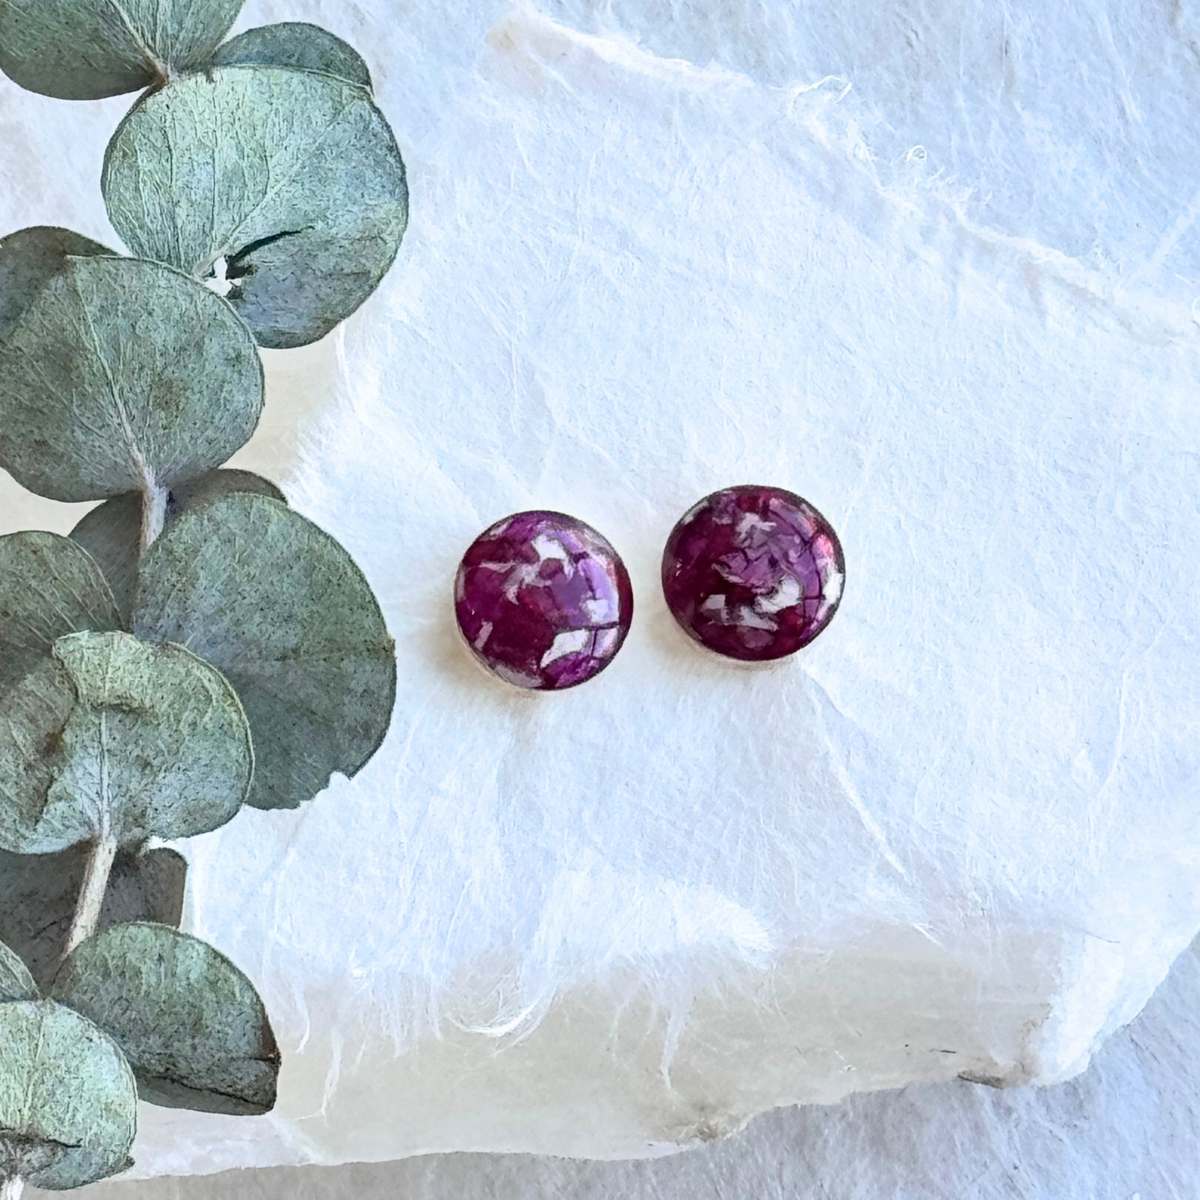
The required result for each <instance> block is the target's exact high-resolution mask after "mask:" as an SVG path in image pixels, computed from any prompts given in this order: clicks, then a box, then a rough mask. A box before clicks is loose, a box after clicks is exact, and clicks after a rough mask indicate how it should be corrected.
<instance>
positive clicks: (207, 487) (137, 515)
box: [71, 470, 284, 621]
mask: <svg viewBox="0 0 1200 1200" xmlns="http://www.w3.org/2000/svg"><path fill="white" fill-rule="evenodd" d="M237 492H253V493H255V494H256V495H259V496H270V497H271V498H272V499H274V500H280V501H283V500H284V496H283V493H282V492H281V491H280V490H279V489H278V488H277V487H276V486H275V485H274V484H273V483H271V481H270V480H268V479H263V477H262V476H261V475H255V474H254V473H253V472H251V471H232V470H230V471H210V472H209V473H208V474H207V475H202V476H201V477H200V478H199V479H195V480H193V481H192V482H191V483H185V484H183V485H181V486H180V487H178V488H176V489H175V490H174V491H173V492H171V494H170V495H169V496H168V498H167V524H168V525H169V524H170V523H171V522H172V521H173V520H175V518H176V517H178V516H179V515H180V513H185V512H187V511H189V510H190V509H193V508H197V507H199V506H200V505H201V504H207V503H208V502H209V501H210V500H216V499H219V498H220V497H221V496H230V495H234V494H235V493H237ZM141 530H142V498H141V496H140V495H138V494H137V493H134V492H127V493H126V494H125V495H124V496H114V497H113V499H111V500H106V501H105V502H104V503H103V504H101V505H99V506H98V507H97V508H94V509H92V511H91V512H90V513H88V514H87V516H86V517H84V518H83V520H82V521H80V522H79V524H78V525H76V526H75V528H74V529H72V530H71V540H72V541H75V542H78V543H79V545H81V546H82V547H83V548H84V549H85V550H86V551H87V552H88V553H89V554H90V555H91V556H92V557H93V558H94V559H95V560H96V561H97V562H98V563H99V564H100V569H101V570H102V571H103V572H104V578H105V579H107V580H108V585H109V587H111V588H112V590H113V595H114V596H115V597H116V600H117V607H118V608H119V609H120V612H121V618H122V620H123V621H127V620H128V619H129V613H130V609H131V608H132V606H133V593H134V590H135V588H136V587H137V568H138V556H139V555H140V553H141Z"/></svg>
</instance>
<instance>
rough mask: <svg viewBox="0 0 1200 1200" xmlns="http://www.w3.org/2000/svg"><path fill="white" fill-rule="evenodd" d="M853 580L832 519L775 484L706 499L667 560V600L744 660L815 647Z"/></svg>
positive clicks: (676, 533) (693, 627)
mask: <svg viewBox="0 0 1200 1200" xmlns="http://www.w3.org/2000/svg"><path fill="white" fill-rule="evenodd" d="M845 576H846V564H845V559H844V558H843V556H842V547H841V543H840V542H839V541H838V539H837V534H836V533H834V532H833V527H832V526H831V525H830V524H829V522H828V521H827V520H826V519H825V518H824V517H823V516H821V514H820V513H819V512H817V510H816V509H815V508H813V506H812V505H811V504H809V503H808V501H807V500H804V499H802V498H801V497H799V496H797V495H795V494H794V493H793V492H785V491H784V490H783V489H782V488H772V487H753V486H748V487H735V488H726V489H725V490H724V491H720V492H714V493H713V494H712V495H711V496H707V497H705V499H703V500H701V501H700V503H699V504H697V505H696V506H695V508H693V509H692V510H691V511H690V512H688V513H687V514H686V515H685V516H684V517H683V519H682V520H681V521H680V522H679V524H678V525H676V526H675V528H674V529H673V530H672V531H671V536H670V538H668V539H667V548H666V551H665V552H664V554H663V564H662V581H663V592H664V593H665V595H666V598H667V605H668V606H669V607H670V609H671V612H672V613H673V614H674V615H675V619H676V620H677V621H678V622H679V624H680V625H681V626H683V629H684V630H685V632H687V633H688V635H689V636H691V637H692V638H694V639H695V640H696V641H697V642H699V643H700V644H701V645H703V646H707V647H708V649H710V650H715V651H716V652H717V653H718V654H723V655H725V656H726V657H727V658H737V659H741V660H742V661H744V662H765V661H767V660H769V659H775V658H783V657H784V656H786V655H788V654H794V653H795V652H796V651H797V650H799V649H800V647H801V646H807V645H808V643H809V642H811V641H812V640H813V638H815V637H816V636H817V634H819V633H820V632H821V631H822V630H823V629H824V628H825V626H826V625H828V624H829V622H830V621H831V620H832V618H833V614H834V613H835V612H836V611H837V606H838V601H839V600H841V597H842V584H843V582H844V580H845Z"/></svg>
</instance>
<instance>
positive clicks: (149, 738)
mask: <svg viewBox="0 0 1200 1200" xmlns="http://www.w3.org/2000/svg"><path fill="white" fill-rule="evenodd" d="M0 717H2V718H3V719H2V720H0V848H2V849H5V850H9V851H12V852H14V853H18V854H49V853H53V852H54V851H57V850H63V849H66V848H67V847H68V846H72V845H75V844H76V843H77V842H81V841H92V840H95V839H96V838H98V837H101V836H104V835H106V834H107V835H108V836H111V837H112V838H114V839H115V840H116V842H117V844H118V845H121V846H127V845H130V844H140V843H141V842H144V841H145V840H146V839H147V838H150V837H161V838H167V839H170V838H182V837H191V836H193V835H194V834H198V833H207V832H208V831H209V830H211V829H216V828H217V827H218V826H220V825H223V824H225V822H226V821H228V820H230V819H231V818H232V817H233V816H234V815H235V814H236V813H237V811H238V809H239V808H240V807H241V806H242V803H243V801H244V800H245V798H246V794H247V792H248V790H249V787H250V781H251V778H252V776H253V769H254V756H253V752H252V750H251V743H250V731H249V727H248V725H247V723H246V717H245V714H244V713H243V712H242V708H241V705H240V704H239V703H238V698H237V696H236V695H235V693H234V690H233V688H232V687H231V686H230V685H229V683H228V682H227V681H226V680H225V678H224V677H223V676H222V675H221V674H220V672H219V671H217V670H215V669H214V668H213V667H211V666H209V665H208V663H205V662H202V661H201V660H200V659H198V658H197V657H196V656H195V655H194V654H192V653H190V652H189V651H187V650H185V649H183V647H181V646H149V645H146V644H145V643H144V642H139V641H138V640H137V638H134V637H131V636H130V635H129V634H127V633H76V634H71V635H70V636H69V637H65V638H61V639H60V640H59V641H57V642H56V643H55V644H54V651H53V657H52V658H51V659H50V660H48V661H47V662H46V663H44V664H43V665H42V666H41V667H39V668H37V669H35V670H34V671H32V672H30V674H28V675H26V676H25V678H24V679H22V680H21V682H20V683H18V684H17V685H16V687H14V688H12V689H11V690H10V691H9V693H8V694H7V696H5V697H4V699H3V701H2V702H0Z"/></svg>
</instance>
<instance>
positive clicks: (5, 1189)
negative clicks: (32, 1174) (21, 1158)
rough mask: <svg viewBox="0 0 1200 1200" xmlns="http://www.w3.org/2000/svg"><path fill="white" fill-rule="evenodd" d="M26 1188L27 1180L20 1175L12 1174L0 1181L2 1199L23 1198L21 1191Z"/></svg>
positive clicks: (0, 1197)
mask: <svg viewBox="0 0 1200 1200" xmlns="http://www.w3.org/2000/svg"><path fill="white" fill-rule="evenodd" d="M24 1190H25V1180H23V1179H22V1178H21V1177H20V1176H19V1175H14V1176H11V1177H10V1178H8V1179H6V1180H5V1181H4V1182H3V1183H0V1200H21V1193H22V1192H23V1191H24Z"/></svg>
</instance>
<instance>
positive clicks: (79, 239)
mask: <svg viewBox="0 0 1200 1200" xmlns="http://www.w3.org/2000/svg"><path fill="white" fill-rule="evenodd" d="M3 2H4V0H0V4H3ZM113 257H115V256H114V254H113V252H112V251H111V250H109V249H108V248H107V247H105V246H102V245H100V243H99V242H93V241H92V240H91V238H85V237H83V236H82V235H81V234H78V233H72V232H71V231H70V230H69V229H55V228H53V227H51V226H48V225H41V226H37V227H35V228H33V229H20V230H18V231H17V232H16V233H10V234H9V235H8V237H5V238H0V342H2V341H3V340H4V339H5V338H6V337H7V336H8V334H9V331H10V330H11V329H12V328H13V326H14V325H16V324H17V322H18V321H19V320H20V319H21V316H22V314H23V313H24V312H25V310H26V309H27V308H28V307H29V305H30V304H31V303H32V301H33V300H34V298H35V297H36V296H37V294H38V293H39V292H40V291H41V290H42V288H43V287H45V286H46V284H47V283H49V282H50V280H52V279H53V278H54V277H55V275H57V274H58V272H59V271H60V270H62V267H63V265H64V263H65V262H66V261H67V260H68V259H70V258H113Z"/></svg>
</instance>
